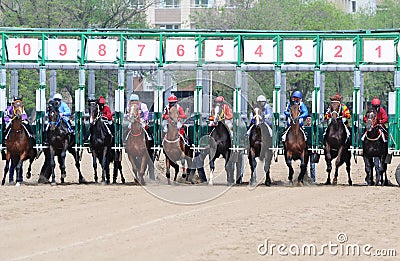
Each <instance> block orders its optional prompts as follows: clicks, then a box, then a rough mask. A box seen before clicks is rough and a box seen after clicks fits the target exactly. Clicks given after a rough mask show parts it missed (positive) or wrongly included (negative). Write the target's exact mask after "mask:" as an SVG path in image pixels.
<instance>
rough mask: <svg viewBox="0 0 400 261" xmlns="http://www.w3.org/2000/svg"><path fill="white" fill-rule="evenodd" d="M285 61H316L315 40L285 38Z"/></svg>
mask: <svg viewBox="0 0 400 261" xmlns="http://www.w3.org/2000/svg"><path fill="white" fill-rule="evenodd" d="M283 62H285V63H292V62H303V63H313V62H315V52H314V42H313V40H284V42H283Z"/></svg>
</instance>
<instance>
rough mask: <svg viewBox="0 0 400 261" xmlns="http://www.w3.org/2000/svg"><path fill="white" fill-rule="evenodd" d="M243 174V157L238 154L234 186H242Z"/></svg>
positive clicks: (241, 154)
mask: <svg viewBox="0 0 400 261" xmlns="http://www.w3.org/2000/svg"><path fill="white" fill-rule="evenodd" d="M243 173H244V155H243V153H241V152H238V160H237V161H236V184H242V180H243Z"/></svg>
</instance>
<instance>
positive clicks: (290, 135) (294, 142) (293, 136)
mask: <svg viewBox="0 0 400 261" xmlns="http://www.w3.org/2000/svg"><path fill="white" fill-rule="evenodd" d="M299 116H300V103H298V102H294V101H292V102H291V105H290V126H289V129H288V131H287V133H286V141H285V142H284V146H283V149H284V155H285V161H286V165H287V166H288V168H289V182H290V183H291V184H292V183H293V181H292V180H293V174H294V170H293V167H292V161H293V160H300V161H301V163H300V174H299V177H298V179H297V180H298V185H301V183H302V182H303V178H304V175H305V174H306V171H307V164H308V158H309V157H308V147H307V142H306V139H305V137H304V132H303V131H302V129H301V127H300V122H299Z"/></svg>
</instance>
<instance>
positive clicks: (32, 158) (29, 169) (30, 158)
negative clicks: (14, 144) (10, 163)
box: [26, 155, 35, 179]
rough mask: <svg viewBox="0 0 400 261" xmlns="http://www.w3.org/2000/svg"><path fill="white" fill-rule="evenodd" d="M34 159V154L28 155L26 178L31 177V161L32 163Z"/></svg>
mask: <svg viewBox="0 0 400 261" xmlns="http://www.w3.org/2000/svg"><path fill="white" fill-rule="evenodd" d="M34 160H35V156H34V155H31V156H30V157H29V166H28V172H27V173H26V178H27V179H30V178H31V177H32V173H31V171H32V163H33V161H34Z"/></svg>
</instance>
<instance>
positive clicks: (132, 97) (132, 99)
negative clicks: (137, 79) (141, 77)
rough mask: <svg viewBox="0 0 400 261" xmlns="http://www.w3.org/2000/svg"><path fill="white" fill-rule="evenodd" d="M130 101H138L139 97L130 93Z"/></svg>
mask: <svg viewBox="0 0 400 261" xmlns="http://www.w3.org/2000/svg"><path fill="white" fill-rule="evenodd" d="M129 100H131V101H138V100H139V95H137V94H134V93H132V94H131V97H130V98H129Z"/></svg>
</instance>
